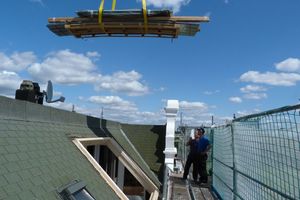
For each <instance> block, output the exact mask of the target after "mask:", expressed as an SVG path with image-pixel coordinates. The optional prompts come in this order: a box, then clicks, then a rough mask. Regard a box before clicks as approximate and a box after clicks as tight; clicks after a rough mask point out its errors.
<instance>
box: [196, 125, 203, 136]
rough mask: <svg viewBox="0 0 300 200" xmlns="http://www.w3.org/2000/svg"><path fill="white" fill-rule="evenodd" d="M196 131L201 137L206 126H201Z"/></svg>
mask: <svg viewBox="0 0 300 200" xmlns="http://www.w3.org/2000/svg"><path fill="white" fill-rule="evenodd" d="M196 133H197V134H198V135H199V136H200V137H201V136H202V135H204V133H205V130H204V128H202V127H200V128H197V129H196Z"/></svg>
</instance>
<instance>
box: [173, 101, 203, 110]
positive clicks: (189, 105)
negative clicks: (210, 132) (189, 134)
mask: <svg viewBox="0 0 300 200" xmlns="http://www.w3.org/2000/svg"><path fill="white" fill-rule="evenodd" d="M179 107H180V109H183V110H201V111H206V110H207V109H208V105H206V104H205V103H203V102H188V101H180V102H179Z"/></svg>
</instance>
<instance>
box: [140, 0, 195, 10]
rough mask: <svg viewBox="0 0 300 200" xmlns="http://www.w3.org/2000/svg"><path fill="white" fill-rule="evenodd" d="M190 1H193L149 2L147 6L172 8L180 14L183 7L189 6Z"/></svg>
mask: <svg viewBox="0 0 300 200" xmlns="http://www.w3.org/2000/svg"><path fill="white" fill-rule="evenodd" d="M139 1H140V0H139ZM190 1H191V0H147V4H148V5H153V6H154V7H157V8H171V9H172V10H173V11H174V12H175V13H176V12H179V10H180V8H181V6H185V5H187V4H189V3H190Z"/></svg>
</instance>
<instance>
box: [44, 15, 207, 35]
mask: <svg viewBox="0 0 300 200" xmlns="http://www.w3.org/2000/svg"><path fill="white" fill-rule="evenodd" d="M146 14H147V24H145V18H144V14H143V10H114V11H111V10H104V11H103V12H102V16H101V21H100V20H99V11H98V10H83V11H78V12H77V17H59V18H49V19H48V25H47V27H48V28H49V29H50V30H51V31H52V32H53V33H55V34H56V35H58V36H75V37H77V38H86V37H101V36H111V37H116V36H117V37H167V38H177V37H178V36H180V35H183V36H194V35H196V33H197V32H199V31H200V26H199V24H200V22H208V21H209V18H208V17H190V16H188V17H185V16H173V15H172V12H171V11H170V10H153V11H152V10H147V13H146Z"/></svg>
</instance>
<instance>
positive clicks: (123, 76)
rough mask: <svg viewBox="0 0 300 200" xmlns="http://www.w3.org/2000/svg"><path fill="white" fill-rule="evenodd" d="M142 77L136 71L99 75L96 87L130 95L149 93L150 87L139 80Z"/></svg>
mask: <svg viewBox="0 0 300 200" xmlns="http://www.w3.org/2000/svg"><path fill="white" fill-rule="evenodd" d="M141 78H142V75H141V74H139V73H138V72H136V71H130V72H123V71H119V72H116V73H114V74H113V75H112V76H99V77H98V81H97V83H96V86H95V88H96V90H110V91H112V92H121V93H126V94H127V95H129V96H141V95H145V94H147V93H149V88H148V87H147V86H145V85H143V84H142V83H141V82H139V80H140V79H141Z"/></svg>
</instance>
